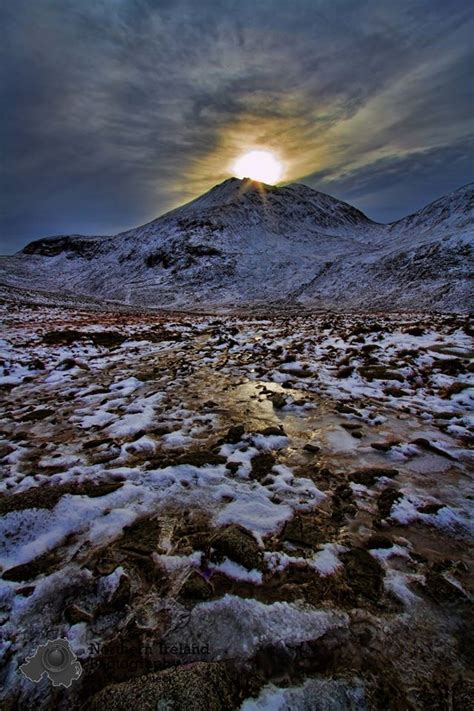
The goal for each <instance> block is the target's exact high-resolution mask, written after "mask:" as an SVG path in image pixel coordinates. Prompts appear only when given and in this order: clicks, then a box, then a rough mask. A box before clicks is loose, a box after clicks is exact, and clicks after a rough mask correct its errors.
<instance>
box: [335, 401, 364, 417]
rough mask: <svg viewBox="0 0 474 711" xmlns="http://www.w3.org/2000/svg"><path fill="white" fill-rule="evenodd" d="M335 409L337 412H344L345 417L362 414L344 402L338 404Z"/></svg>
mask: <svg viewBox="0 0 474 711" xmlns="http://www.w3.org/2000/svg"><path fill="white" fill-rule="evenodd" d="M335 408H336V410H337V412H342V413H343V414H344V415H359V416H360V412H359V411H358V410H356V409H355V407H351V406H350V405H346V403H344V402H337V403H336V405H335Z"/></svg>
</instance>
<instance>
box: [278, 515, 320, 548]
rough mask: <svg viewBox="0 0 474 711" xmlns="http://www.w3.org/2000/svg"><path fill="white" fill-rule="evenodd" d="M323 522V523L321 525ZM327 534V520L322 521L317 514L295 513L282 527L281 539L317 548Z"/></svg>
mask: <svg viewBox="0 0 474 711" xmlns="http://www.w3.org/2000/svg"><path fill="white" fill-rule="evenodd" d="M323 523H325V525H324V526H323ZM326 536H327V521H326V522H323V520H321V519H320V518H319V517H318V516H317V515H315V514H313V513H310V514H297V515H296V516H294V517H293V518H292V519H291V520H290V521H288V522H287V523H286V525H285V528H284V529H283V533H282V539H283V540H284V541H289V542H290V543H294V544H296V545H303V546H310V547H311V548H317V546H318V545H319V544H320V543H323V542H324V540H325V537H326Z"/></svg>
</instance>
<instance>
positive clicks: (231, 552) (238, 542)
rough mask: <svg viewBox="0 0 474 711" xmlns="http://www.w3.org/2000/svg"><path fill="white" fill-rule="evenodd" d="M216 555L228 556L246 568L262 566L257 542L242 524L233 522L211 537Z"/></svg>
mask: <svg viewBox="0 0 474 711" xmlns="http://www.w3.org/2000/svg"><path fill="white" fill-rule="evenodd" d="M211 547H212V548H214V550H215V551H216V552H217V554H218V555H217V557H218V558H220V559H222V558H224V557H225V558H229V559H230V560H233V561H234V562H235V563H238V564H239V565H242V566H243V567H244V568H247V569H248V570H253V569H257V570H259V569H261V568H262V553H261V551H260V549H259V547H258V543H257V541H256V540H255V538H254V537H253V535H252V534H251V533H250V531H247V529H245V528H244V527H243V526H239V525H238V524H233V525H230V526H227V527H226V528H224V529H222V530H220V531H218V533H217V534H216V535H215V536H214V537H213V538H212V539H211Z"/></svg>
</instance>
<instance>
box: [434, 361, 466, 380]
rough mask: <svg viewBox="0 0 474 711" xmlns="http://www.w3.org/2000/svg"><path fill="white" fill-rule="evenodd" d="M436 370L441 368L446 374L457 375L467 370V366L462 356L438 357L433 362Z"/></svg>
mask: <svg viewBox="0 0 474 711" xmlns="http://www.w3.org/2000/svg"><path fill="white" fill-rule="evenodd" d="M433 368H434V370H440V371H441V372H442V373H444V374H445V375H452V376H457V375H459V374H460V373H465V372H466V366H465V365H464V364H463V362H462V361H461V359H460V358H446V359H442V360H441V359H438V360H436V362H435V363H434V364H433Z"/></svg>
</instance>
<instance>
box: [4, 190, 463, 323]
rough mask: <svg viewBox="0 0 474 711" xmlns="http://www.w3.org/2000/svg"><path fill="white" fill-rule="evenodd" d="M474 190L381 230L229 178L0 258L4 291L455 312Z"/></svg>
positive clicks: (356, 217) (315, 198) (315, 201)
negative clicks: (144, 217) (108, 226)
mask: <svg viewBox="0 0 474 711" xmlns="http://www.w3.org/2000/svg"><path fill="white" fill-rule="evenodd" d="M473 202H474V186H473V185H472V184H471V185H468V186H465V187H464V188H461V189H460V190H457V191H455V192H454V193H451V194H450V195H448V196H446V197H444V198H441V199H440V200H437V201H435V202H433V203H431V204H430V205H428V206H427V207H425V208H423V209H422V210H420V211H419V212H417V213H415V214H414V215H410V216H409V217H407V218H404V219H403V220H400V221H398V222H396V223H393V224H391V225H380V224H377V223H375V222H372V221H371V220H370V219H369V218H367V217H366V216H365V215H364V214H363V213H361V212H360V211H358V210H356V209H355V208H353V207H352V206H350V205H348V204H346V203H344V202H341V201H339V200H336V199H335V198H332V197H330V196H329V195H325V194H323V193H320V192H317V191H315V190H312V189H311V188H308V187H306V186H304V185H299V184H292V185H288V186H285V187H281V188H276V187H272V186H268V185H263V184H261V183H255V182H252V181H250V180H248V179H244V180H237V179H236V178H230V179H229V180H226V181H224V182H223V183H221V184H220V185H217V186H215V187H214V188H212V189H211V190H210V191H209V192H207V193H205V194H204V195H202V196H201V197H199V198H197V199H196V200H193V201H192V202H190V203H188V204H186V205H184V206H182V207H179V208H177V209H175V210H173V211H171V212H169V213H167V214H165V215H163V216H162V217H159V218H158V219H156V220H153V221H152V222H150V223H148V224H146V225H143V226H141V227H138V228H136V229H133V230H129V231H127V232H123V233H121V234H119V235H116V236H114V237H82V236H79V235H73V236H60V237H55V238H47V239H41V240H37V241H35V242H32V243H30V244H29V245H28V246H27V247H25V249H23V250H22V252H20V253H18V254H17V255H14V256H13V257H5V258H3V259H1V260H0V281H1V282H4V283H6V284H10V285H12V286H15V287H20V288H23V287H28V288H32V287H33V288H35V287H36V288H38V289H43V290H49V291H55V292H57V291H61V292H63V293H67V294H74V295H76V296H77V295H78V294H87V295H91V296H94V297H103V298H108V299H115V300H119V301H122V302H125V303H131V304H137V305H153V306H176V307H192V306H196V305H198V306H211V305H212V306H225V307H231V306H240V305H249V304H267V305H268V304H284V303H289V302H291V303H302V304H305V305H308V306H315V307H324V308H326V307H331V308H348V307H356V308H358V307H364V308H371V307H372V308H392V309H393V308H428V309H432V308H435V309H447V310H457V309H458V308H466V307H467V304H468V302H469V299H470V297H471V298H472V287H471V286H470V282H469V274H470V272H471V273H472V267H471V269H470V264H472V262H471V261H470V260H472V237H473V234H474V209H473Z"/></svg>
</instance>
